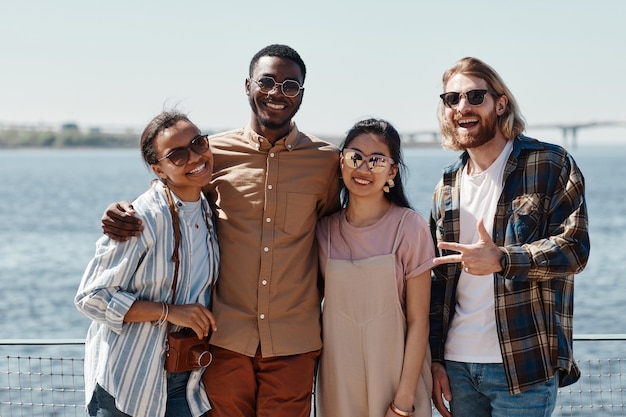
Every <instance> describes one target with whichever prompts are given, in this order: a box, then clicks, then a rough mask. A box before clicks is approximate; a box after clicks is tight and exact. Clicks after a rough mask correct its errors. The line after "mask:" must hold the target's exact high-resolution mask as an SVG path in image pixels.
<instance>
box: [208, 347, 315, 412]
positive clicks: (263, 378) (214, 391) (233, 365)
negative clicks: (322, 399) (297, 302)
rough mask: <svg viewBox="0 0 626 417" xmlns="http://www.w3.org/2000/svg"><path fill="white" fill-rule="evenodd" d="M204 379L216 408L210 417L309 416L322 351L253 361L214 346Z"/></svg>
mask: <svg viewBox="0 0 626 417" xmlns="http://www.w3.org/2000/svg"><path fill="white" fill-rule="evenodd" d="M211 353H212V354H213V362H212V363H211V365H209V367H208V368H207V369H206V371H205V372H204V376H203V377H202V380H203V382H204V386H205V388H206V391H207V393H208V395H209V400H210V401H211V406H212V407H213V409H212V410H211V411H209V412H208V414H207V417H309V416H310V414H311V395H312V391H313V378H314V371H315V364H316V361H317V358H318V356H319V355H320V351H319V350H316V351H314V352H309V353H303V354H299V355H291V356H278V357H272V358H263V357H261V352H260V350H257V352H256V355H255V356H254V357H253V358H251V357H249V356H246V355H241V354H239V353H236V352H233V351H230V350H227V349H222V348H219V347H217V346H211Z"/></svg>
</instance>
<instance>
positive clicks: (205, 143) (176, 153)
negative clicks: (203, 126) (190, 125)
mask: <svg viewBox="0 0 626 417" xmlns="http://www.w3.org/2000/svg"><path fill="white" fill-rule="evenodd" d="M190 149H191V150H192V151H194V152H195V153H197V154H198V155H201V154H203V153H205V152H206V151H208V150H209V138H208V135H198V136H196V137H194V138H193V139H192V140H191V142H190V143H189V145H187V146H185V147H182V148H176V149H174V150H173V151H171V152H170V153H168V154H167V155H165V156H164V157H163V158H161V159H159V160H157V162H161V161H162V160H164V159H169V160H170V162H171V163H173V164H174V165H176V166H177V167H182V166H183V165H185V164H186V163H187V161H189V150H190Z"/></svg>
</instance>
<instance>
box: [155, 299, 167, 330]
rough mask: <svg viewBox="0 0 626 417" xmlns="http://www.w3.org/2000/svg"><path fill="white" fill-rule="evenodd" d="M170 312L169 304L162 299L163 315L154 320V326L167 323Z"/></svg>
mask: <svg viewBox="0 0 626 417" xmlns="http://www.w3.org/2000/svg"><path fill="white" fill-rule="evenodd" d="M169 312H170V309H169V306H168V305H167V304H166V303H164V302H163V301H161V317H159V319H158V320H156V321H153V322H152V325H153V326H160V325H162V324H163V323H165V322H166V321H167V316H168V314H169Z"/></svg>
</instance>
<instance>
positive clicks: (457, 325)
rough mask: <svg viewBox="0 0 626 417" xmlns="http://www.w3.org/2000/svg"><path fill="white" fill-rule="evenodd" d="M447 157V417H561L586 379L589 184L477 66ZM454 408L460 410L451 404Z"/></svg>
mask: <svg viewBox="0 0 626 417" xmlns="http://www.w3.org/2000/svg"><path fill="white" fill-rule="evenodd" d="M443 87H444V93H443V94H442V95H441V99H442V102H441V104H440V112H439V122H440V128H441V132H442V136H443V138H444V146H446V147H448V148H450V149H453V150H462V151H463V153H462V154H461V156H460V157H459V159H458V161H457V162H456V163H454V164H453V165H451V166H450V167H448V168H446V169H445V170H444V173H443V178H442V179H441V180H440V182H439V184H438V185H437V187H436V189H435V193H434V196H433V208H432V211H431V218H430V226H431V232H432V234H433V238H434V240H435V243H436V244H437V248H438V251H440V253H439V255H440V257H439V258H436V259H435V269H434V270H433V272H434V273H433V282H432V294H431V313H430V326H431V330H430V344H431V349H432V357H433V365H432V371H433V372H432V373H433V381H434V390H433V401H434V404H435V406H436V408H437V409H438V410H439V412H440V413H441V414H442V415H443V416H444V417H450V416H451V415H454V417H465V416H471V417H482V416H510V415H524V416H549V415H550V414H551V413H552V410H553V409H554V406H555V402H556V395H557V389H558V387H559V386H566V385H568V384H571V383H573V382H575V381H576V380H577V379H578V377H579V376H580V372H579V370H578V368H577V366H576V363H575V360H574V357H573V354H572V314H573V301H574V300H573V297H574V293H573V290H574V277H573V276H574V274H576V273H578V272H580V271H581V270H582V269H583V268H584V266H585V265H586V263H587V259H588V257H589V249H590V246H589V235H588V232H587V209H586V204H585V197H584V192H585V189H584V179H583V176H582V174H581V172H580V170H579V169H578V167H577V166H576V164H575V162H574V160H573V158H572V157H571V155H569V154H568V153H567V152H566V151H565V150H564V149H563V148H561V147H559V146H556V145H553V144H548V143H544V142H539V141H537V140H535V139H531V138H528V137H526V136H524V135H522V131H523V130H524V128H525V123H524V120H523V118H522V116H521V113H520V110H519V108H518V105H517V103H516V101H515V98H514V97H513V95H512V93H511V92H510V91H509V89H508V88H507V86H506V85H505V84H504V82H503V81H502V79H501V78H500V76H499V75H498V74H497V73H496V72H495V71H494V70H493V69H492V68H491V67H489V66H488V65H486V64H485V63H484V62H481V61H480V60H478V59H475V58H464V59H461V60H460V61H458V62H457V63H456V64H455V65H454V66H453V67H452V68H450V69H449V70H447V71H446V72H445V73H444V76H443ZM444 399H445V400H446V401H449V402H450V409H449V410H448V408H447V407H446V404H445V403H444V401H443V400H444Z"/></svg>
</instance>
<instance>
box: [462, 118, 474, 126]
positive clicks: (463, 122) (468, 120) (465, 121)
mask: <svg viewBox="0 0 626 417" xmlns="http://www.w3.org/2000/svg"><path fill="white" fill-rule="evenodd" d="M465 123H478V119H460V120H459V124H460V125H462V124H465Z"/></svg>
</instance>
